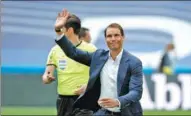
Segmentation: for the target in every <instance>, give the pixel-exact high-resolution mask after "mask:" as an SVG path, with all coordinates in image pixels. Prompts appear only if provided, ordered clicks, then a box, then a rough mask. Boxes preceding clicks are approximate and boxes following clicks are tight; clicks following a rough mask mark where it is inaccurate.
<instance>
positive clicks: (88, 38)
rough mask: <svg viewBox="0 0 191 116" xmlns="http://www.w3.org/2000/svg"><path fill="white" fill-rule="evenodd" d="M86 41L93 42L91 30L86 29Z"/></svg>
mask: <svg viewBox="0 0 191 116" xmlns="http://www.w3.org/2000/svg"><path fill="white" fill-rule="evenodd" d="M84 41H86V42H88V43H90V42H91V36H90V32H89V31H86V36H85V37H84Z"/></svg>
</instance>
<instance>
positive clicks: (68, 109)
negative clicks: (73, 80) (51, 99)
mask: <svg viewBox="0 0 191 116" xmlns="http://www.w3.org/2000/svg"><path fill="white" fill-rule="evenodd" d="M77 98H78V96H65V95H58V98H57V102H56V108H57V116H70V115H71V113H72V106H73V104H74V102H75V101H76V99H77Z"/></svg>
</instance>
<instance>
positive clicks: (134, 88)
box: [118, 61, 143, 109]
mask: <svg viewBox="0 0 191 116" xmlns="http://www.w3.org/2000/svg"><path fill="white" fill-rule="evenodd" d="M142 85H143V72H142V62H141V61H138V62H137V63H136V64H135V65H134V66H133V67H132V69H131V77H130V82H129V92H128V93H127V94H125V95H123V96H120V97H119V98H118V99H119V101H120V104H121V109H123V108H125V107H126V106H129V105H130V104H131V103H132V102H138V101H139V100H140V99H141V97H142V91H143V88H142Z"/></svg>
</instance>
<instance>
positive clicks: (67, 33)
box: [63, 27, 72, 38]
mask: <svg viewBox="0 0 191 116" xmlns="http://www.w3.org/2000/svg"><path fill="white" fill-rule="evenodd" d="M70 29H71V28H69V29H66V28H65V27H63V32H64V35H65V36H66V37H67V38H70V36H71V34H72V33H71V31H70Z"/></svg>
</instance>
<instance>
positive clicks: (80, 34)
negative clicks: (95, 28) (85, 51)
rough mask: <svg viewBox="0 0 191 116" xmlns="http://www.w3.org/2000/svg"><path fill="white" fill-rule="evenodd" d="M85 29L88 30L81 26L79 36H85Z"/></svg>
mask: <svg viewBox="0 0 191 116" xmlns="http://www.w3.org/2000/svg"><path fill="white" fill-rule="evenodd" d="M86 31H89V29H88V28H85V27H82V28H81V29H80V32H79V38H82V37H85V36H86Z"/></svg>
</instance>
